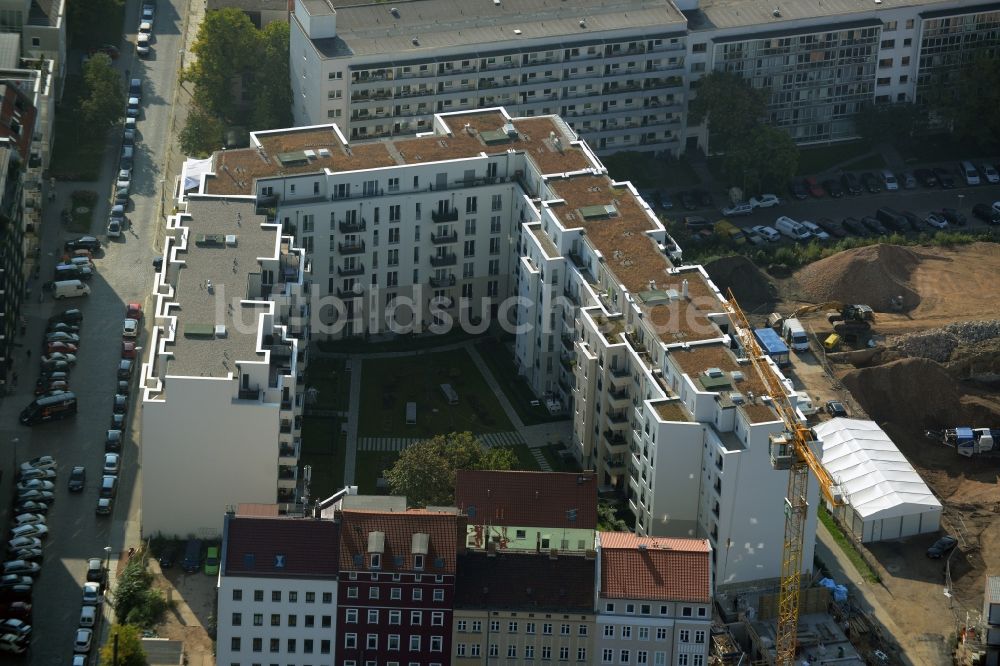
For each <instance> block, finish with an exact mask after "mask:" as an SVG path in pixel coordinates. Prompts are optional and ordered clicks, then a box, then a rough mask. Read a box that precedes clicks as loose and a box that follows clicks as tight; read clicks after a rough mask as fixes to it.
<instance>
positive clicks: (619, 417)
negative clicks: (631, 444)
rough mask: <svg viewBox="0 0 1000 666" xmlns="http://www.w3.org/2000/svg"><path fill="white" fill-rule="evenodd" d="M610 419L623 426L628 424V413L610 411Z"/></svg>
mask: <svg viewBox="0 0 1000 666" xmlns="http://www.w3.org/2000/svg"><path fill="white" fill-rule="evenodd" d="M608 421H610V422H611V423H613V424H615V425H618V426H621V425H627V424H628V415H627V414H626V413H625V412H608Z"/></svg>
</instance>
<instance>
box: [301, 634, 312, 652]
mask: <svg viewBox="0 0 1000 666" xmlns="http://www.w3.org/2000/svg"><path fill="white" fill-rule="evenodd" d="M302 651H303V652H304V653H306V654H312V652H313V641H312V639H311V638H304V639H302Z"/></svg>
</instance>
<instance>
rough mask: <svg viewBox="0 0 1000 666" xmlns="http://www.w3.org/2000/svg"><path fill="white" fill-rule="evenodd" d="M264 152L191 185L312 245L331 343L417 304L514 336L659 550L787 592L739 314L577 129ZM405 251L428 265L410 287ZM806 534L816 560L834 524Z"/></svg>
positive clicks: (489, 124) (481, 115)
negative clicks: (690, 543) (770, 581)
mask: <svg viewBox="0 0 1000 666" xmlns="http://www.w3.org/2000/svg"><path fill="white" fill-rule="evenodd" d="M252 142H253V145H252V147H251V148H248V149H245V150H230V151H224V152H219V153H216V154H215V155H214V156H213V158H211V159H210V160H206V161H205V162H203V163H202V164H201V165H200V169H201V175H200V176H199V177H198V178H197V179H195V178H194V177H193V176H192V174H191V173H189V174H188V177H189V178H190V182H192V183H195V182H197V185H194V186H193V189H195V190H197V191H199V192H202V193H204V194H210V195H216V196H218V195H234V196H251V197H252V196H256V198H257V200H258V201H259V202H260V203H261V205H262V206H271V207H273V210H272V211H271V213H270V214H271V215H273V216H275V218H276V219H277V218H281V220H282V224H283V225H284V226H285V229H286V232H287V233H294V234H295V236H296V240H297V242H298V243H299V244H301V245H302V246H303V247H304V248H306V250H305V251H306V256H307V261H308V263H310V264H311V278H312V279H313V284H312V287H313V295H314V298H322V299H329V300H331V301H333V303H332V304H331V305H329V306H327V305H326V300H324V301H320V300H316V301H315V302H314V307H313V312H314V313H315V316H314V318H313V319H314V321H313V322H312V326H311V332H312V334H313V335H317V334H319V335H324V336H327V337H331V338H335V337H340V336H343V335H347V334H355V335H357V334H361V333H362V332H363V331H366V330H367V331H369V332H375V333H378V332H384V331H385V330H386V329H385V327H384V326H381V327H380V325H381V324H382V323H383V322H382V314H383V309H384V308H385V306H386V305H387V304H392V303H394V302H396V301H398V300H399V298H400V296H399V294H400V293H401V292H402V290H403V289H410V290H412V292H411V293H412V294H413V295H414V296H415V301H416V305H420V306H423V305H426V304H427V301H430V300H433V297H440V298H441V299H444V304H443V305H442V304H441V303H437V304H433V303H432V304H431V307H430V309H429V312H430V317H429V319H426V320H425V321H431V322H433V320H434V318H435V317H437V318H438V319H442V318H444V317H446V316H448V317H454V318H455V321H463V320H464V321H469V320H470V319H471V318H472V316H481V317H487V316H494V315H495V316H496V317H497V319H499V320H501V321H504V322H513V323H515V324H516V325H517V327H518V328H517V336H516V345H515V363H516V364H517V366H518V370H519V372H520V373H521V374H522V375H523V376H524V377H525V379H526V380H527V381H528V382H529V384H530V385H531V386H532V388H533V390H534V391H535V392H536V393H537V394H538V395H543V394H547V395H549V396H550V397H555V398H557V399H559V400H560V402H561V403H562V404H563V405H564V407H565V408H566V409H567V410H568V411H569V412H570V413H571V414H572V417H573V419H574V444H575V447H574V451H575V454H576V455H577V457H578V459H579V461H580V463H581V464H582V465H583V466H584V467H585V468H587V469H596V471H597V474H598V483H599V484H601V485H603V486H605V487H610V488H615V489H618V490H620V491H621V492H622V493H624V494H626V495H628V496H629V497H630V499H631V502H632V504H631V506H632V510H633V511H634V512H635V514H636V521H637V530H638V533H639V534H640V535H644V536H680V537H708V538H709V539H711V541H712V545H713V557H714V558H715V559H716V562H715V566H716V571H715V577H716V580H718V581H719V583H720V584H737V583H739V582H742V581H748V580H759V579H763V578H776V577H777V576H778V575H779V572H780V552H781V547H782V542H783V531H784V513H783V512H782V510H781V507H782V506H783V501H784V493H785V489H786V485H787V472H786V471H784V470H775V469H773V468H772V465H771V457H770V446H769V437H770V435H771V434H772V433H775V432H780V431H782V430H783V428H784V426H783V424H782V423H781V421H780V420H779V418H778V416H777V414H776V413H775V412H774V410H773V409H772V408H771V407H770V405H769V404H768V402H767V398H766V396H764V395H763V394H764V388H763V383H762V381H761V380H760V378H758V377H757V376H756V375H755V371H754V370H753V368H752V367H751V366H750V365H749V364H748V363H747V361H746V359H745V358H744V354H743V351H742V350H741V349H740V348H739V345H738V343H737V338H736V337H735V336H733V335H731V327H732V323H731V322H730V320H729V315H728V312H727V304H726V303H725V301H724V300H723V298H722V296H721V294H720V293H719V291H718V289H717V288H716V287H715V285H713V284H712V282H711V280H709V278H708V276H707V274H706V273H705V271H704V270H703V269H702V268H701V267H699V266H683V265H681V264H680V257H681V252H680V249H679V248H678V247H677V244H676V243H675V242H674V240H673V239H672V238H671V237H670V236H669V235H668V234H667V231H666V229H665V228H664V226H663V224H662V223H661V222H660V221H659V219H658V218H657V217H656V215H654V214H653V213H652V211H651V210H650V209H649V207H648V205H647V204H646V203H645V202H644V201H643V200H642V199H641V198H639V197H638V196H637V194H636V192H635V189H634V188H633V187H632V185H631V184H630V183H627V182H615V181H613V180H612V179H611V178H610V177H609V175H608V174H607V170H606V169H605V167H604V166H603V165H602V164H601V162H600V160H598V159H597V157H596V156H595V155H594V154H593V153H592V152H591V151H590V149H589V147H588V146H587V144H586V143H585V142H583V141H581V140H579V139H578V138H577V137H576V135H575V134H574V133H573V131H572V130H571V129H569V127H568V126H566V124H565V123H563V122H562V120H561V119H559V118H558V117H541V118H511V117H510V116H508V115H507V114H506V112H505V111H504V110H502V109H490V110H484V111H481V112H477V113H461V114H441V115H439V116H437V117H436V118H435V132H434V133H433V134H430V135H425V136H420V137H416V138H406V137H401V138H394V139H391V140H381V141H378V142H373V143H351V142H350V141H348V140H347V139H346V138H344V136H343V135H342V134H341V133H340V132H339V130H338V128H337V127H336V126H321V127H311V128H297V129H291V130H276V131H273V132H266V133H255V134H253V135H252ZM435 200H437V202H438V203H437V205H435V204H434V201H435ZM428 202H429V203H428ZM470 202H471V203H470ZM487 202H488V203H487ZM393 207H395V208H396V210H395V212H393ZM428 208H430V209H431V215H429V216H428V215H427V213H426V211H427V209H428ZM470 208H471V210H470ZM484 208H488V210H486V212H485V213H479V211H480V210H482V209H484ZM463 211H468V212H463ZM483 215H486V216H494V215H496V216H499V229H500V233H499V234H492V233H491V231H492V228H490V229H487V236H486V237H487V238H489V239H490V241H489V242H490V245H488V246H487V253H486V257H480V255H479V253H480V252H481V251H482V247H483V245H482V237H481V236H477V235H473V234H465V233H464V232H465V230H466V228H467V227H466V225H467V224H468V221H469V220H470V219H471V220H473V221H474V222H473V223H474V225H475V234H481V233H482V230H481V228H480V227H481V226H482V221H481V220H482V219H483V217H482V216H483ZM428 217H430V220H429V221H428V219H427V218H428ZM375 220H378V223H377V224H376V223H375ZM428 226H429V227H430V228H428ZM456 227H457V228H456ZM470 231H471V229H470ZM494 238H496V243H495V244H494V241H493V239H494ZM385 239H392V240H391V241H386V240H385ZM418 239H419V240H418ZM470 240H471V241H473V244H472V245H469V246H468V247H469V248H470V250H471V251H470V252H469V256H465V255H466V251H465V249H464V248H465V247H466V243H467V242H468V241H470ZM397 248H398V249H397ZM451 248H455V249H451ZM460 248H461V249H460ZM494 250H496V251H497V254H494ZM393 252H396V253H398V255H402V254H404V253H405V254H410V253H411V252H412V253H413V254H414V256H419V261H414V262H413V263H412V264H406V265H405V268H404V269H403V270H398V267H396V266H395V265H392V266H387V263H390V259H389V258H390V257H392V256H393V255H392V254H391V253H393ZM459 253H461V254H462V256H461V257H459V256H458V254H459ZM494 257H495V259H494ZM494 260H496V261H498V262H499V266H501V267H502V268H501V270H500V273H499V274H494V271H493V270H492V268H491V267H490V264H489V263H487V262H492V261H494ZM460 261H461V262H462V263H463V268H462V270H461V271H459V270H458V269H457V266H458V264H459V262H460ZM441 264H444V265H441ZM675 264H676V265H675ZM484 265H485V266H486V267H487V268H486V271H485V272H486V274H485V276H484V275H483V274H482V273H481V272H480V271H482V267H483V266H484ZM466 266H467V268H466ZM411 271H412V272H411ZM345 273H346V274H345ZM390 275H393V276H394V277H391V278H390ZM431 280H434V281H435V282H434V283H432V284H428V283H429V282H430V281H431ZM484 282H485V285H484ZM386 284H391V285H392V286H391V287H389V288H386V287H384V286H383V285H386ZM438 285H440V287H439V286H438ZM428 288H430V289H431V291H430V294H428V293H427V292H426V291H424V290H425V289H428ZM338 296H339V297H338ZM352 303H353V304H354V305H353V306H352ZM371 315H374V316H371ZM345 320H346V321H345ZM338 323H339V324H341V326H339V327H338V326H337V324H338ZM348 323H349V324H350V326H348V325H347V324H348ZM424 328H427V327H426V326H425V327H424ZM421 330H423V329H421ZM773 370H774V371H775V372H777V373H778V374H779V375H780V372H779V371H778V370H777V368H776V367H773ZM793 399H794V397H793ZM810 497H811V504H812V505H814V506H815V499H816V489H815V487H813V488H812V489H811V495H810ZM807 529H808V533H807V543H809V544H811V542H812V534H813V530H814V529H815V515H812V516H811V517H810V519H809V523H808V527H807ZM803 561H804V562H805V563H806V564H805V566H806V567H807V568H808V567H810V563H811V562H812V557H811V545H810V546H808V547H807V550H806V552H805V553H804V557H803Z"/></svg>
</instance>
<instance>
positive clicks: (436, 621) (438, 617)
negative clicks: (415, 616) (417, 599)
mask: <svg viewBox="0 0 1000 666" xmlns="http://www.w3.org/2000/svg"><path fill="white" fill-rule="evenodd" d="M431 626H432V627H443V626H444V612H443V611H433V612H432V613H431Z"/></svg>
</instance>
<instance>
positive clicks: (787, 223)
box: [774, 215, 812, 241]
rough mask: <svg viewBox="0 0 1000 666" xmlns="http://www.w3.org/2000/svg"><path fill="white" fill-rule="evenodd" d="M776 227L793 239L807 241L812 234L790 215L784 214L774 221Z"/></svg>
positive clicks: (782, 233)
mask: <svg viewBox="0 0 1000 666" xmlns="http://www.w3.org/2000/svg"><path fill="white" fill-rule="evenodd" d="M774 228H775V229H777V230H778V233H780V234H781V235H782V236H788V237H789V238H791V239H792V240H797V241H806V240H809V238H810V237H811V236H812V234H810V233H809V232H808V231H806V228H805V227H803V226H802V225H801V224H799V223H798V222H796V221H795V220H793V219H792V218H790V217H787V216H785V215H782V216H781V217H779V218H778V219H777V220H775V221H774Z"/></svg>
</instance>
